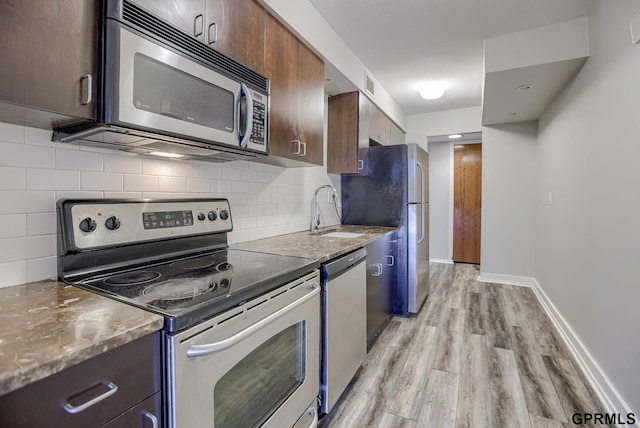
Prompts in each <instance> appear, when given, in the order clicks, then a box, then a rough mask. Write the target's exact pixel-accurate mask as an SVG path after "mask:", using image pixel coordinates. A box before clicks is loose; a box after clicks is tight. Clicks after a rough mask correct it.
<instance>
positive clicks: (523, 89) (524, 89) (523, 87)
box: [516, 85, 533, 91]
mask: <svg viewBox="0 0 640 428" xmlns="http://www.w3.org/2000/svg"><path fill="white" fill-rule="evenodd" d="M531 88H533V86H532V85H520V86H518V87H517V88H516V91H528V90H529V89H531Z"/></svg>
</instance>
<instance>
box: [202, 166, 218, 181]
mask: <svg viewBox="0 0 640 428" xmlns="http://www.w3.org/2000/svg"><path fill="white" fill-rule="evenodd" d="M200 177H201V178H212V179H215V180H219V179H220V167H219V166H215V165H200Z"/></svg>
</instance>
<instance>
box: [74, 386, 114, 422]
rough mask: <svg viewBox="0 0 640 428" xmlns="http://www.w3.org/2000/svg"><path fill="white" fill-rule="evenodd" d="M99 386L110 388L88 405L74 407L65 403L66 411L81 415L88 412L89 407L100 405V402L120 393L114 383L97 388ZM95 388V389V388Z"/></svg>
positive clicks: (88, 402)
mask: <svg viewBox="0 0 640 428" xmlns="http://www.w3.org/2000/svg"><path fill="white" fill-rule="evenodd" d="M99 385H104V386H106V387H107V388H108V391H106V392H105V393H103V394H100V395H98V396H97V397H95V398H93V399H91V400H89V401H87V402H86V403H83V404H81V405H79V406H74V405H72V404H69V403H68V402H67V403H64V409H65V410H66V411H67V412H68V413H71V414H76V413H80V412H82V411H83V410H87V409H88V408H89V407H91V406H93V405H94V404H98V403H99V402H101V401H102V400H104V399H106V398H108V397H110V396H112V395H113V394H115V393H116V392H117V391H118V386H117V385H116V384H114V383H112V382H101V383H99V384H98V385H96V387H97V386H99ZM94 388H95V387H94Z"/></svg>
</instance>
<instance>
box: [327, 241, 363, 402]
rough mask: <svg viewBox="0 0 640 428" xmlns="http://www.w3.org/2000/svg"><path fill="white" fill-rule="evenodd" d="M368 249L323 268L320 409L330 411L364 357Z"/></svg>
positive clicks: (345, 256)
mask: <svg viewBox="0 0 640 428" xmlns="http://www.w3.org/2000/svg"><path fill="white" fill-rule="evenodd" d="M366 257H367V251H366V250H365V249H364V248H360V249H358V250H356V251H353V252H351V253H349V254H346V255H344V256H342V257H339V258H337V259H334V260H332V261H330V262H328V263H325V264H323V265H322V266H321V268H322V365H321V373H320V410H321V412H322V413H329V412H330V411H331V409H332V408H333V406H334V405H335V404H336V401H338V398H340V395H342V393H343V392H344V390H345V388H346V387H347V385H348V384H349V382H350V381H351V379H352V378H353V376H354V375H355V374H356V372H357V371H358V369H359V368H360V365H362V362H363V361H364V359H365V357H366V356H367V279H366V278H367V270H366V263H364V262H365V260H366Z"/></svg>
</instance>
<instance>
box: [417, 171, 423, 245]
mask: <svg viewBox="0 0 640 428" xmlns="http://www.w3.org/2000/svg"><path fill="white" fill-rule="evenodd" d="M416 165H417V166H418V168H419V169H420V191H421V194H420V202H422V203H424V202H425V200H424V183H425V180H424V167H423V166H422V164H421V163H420V162H418V161H416ZM424 228H425V225H424V206H421V207H420V239H419V240H418V244H422V241H424V236H425V233H424Z"/></svg>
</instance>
